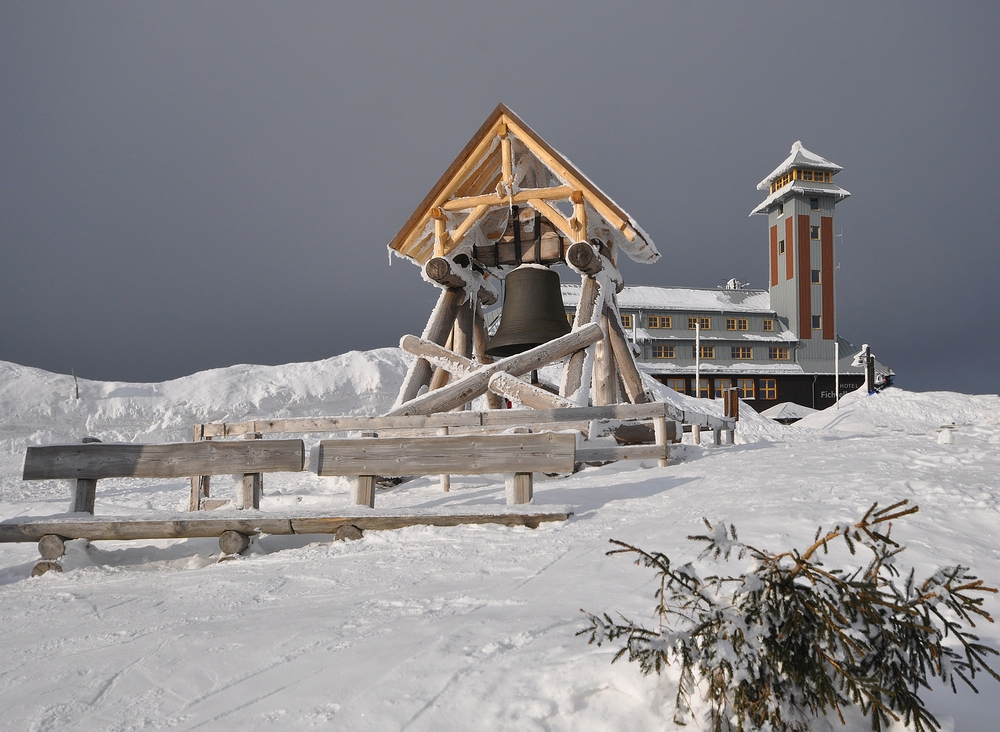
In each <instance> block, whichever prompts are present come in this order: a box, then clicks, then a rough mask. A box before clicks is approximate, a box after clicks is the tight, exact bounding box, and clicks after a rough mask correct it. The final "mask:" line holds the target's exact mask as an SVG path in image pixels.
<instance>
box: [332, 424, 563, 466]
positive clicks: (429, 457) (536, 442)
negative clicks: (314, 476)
mask: <svg viewBox="0 0 1000 732" xmlns="http://www.w3.org/2000/svg"><path fill="white" fill-rule="evenodd" d="M575 463H576V437H575V436H574V435H571V434H564V433H553V432H546V433H542V434H524V435H484V436H466V435H461V436H453V435H447V436H441V437H380V438H378V439H364V438H363V439H346V440H323V441H322V442H320V448H319V467H318V469H317V471H316V472H317V473H318V474H319V475H321V476H350V475H382V476H404V475H436V474H441V473H446V474H449V475H483V474H488V473H532V472H546V473H572V472H573V469H574V465H575Z"/></svg>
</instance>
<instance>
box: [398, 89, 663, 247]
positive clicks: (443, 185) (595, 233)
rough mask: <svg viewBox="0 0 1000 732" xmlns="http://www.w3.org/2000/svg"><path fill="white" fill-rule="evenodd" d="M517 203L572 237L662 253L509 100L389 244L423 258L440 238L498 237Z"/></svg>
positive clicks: (464, 241)
mask: <svg viewBox="0 0 1000 732" xmlns="http://www.w3.org/2000/svg"><path fill="white" fill-rule="evenodd" d="M511 205H518V206H521V207H524V206H526V205H527V206H531V207H532V208H535V209H536V210H538V211H539V212H540V213H541V214H542V215H543V216H544V217H545V218H546V219H548V220H549V222H550V223H551V224H552V225H553V226H555V228H556V229H558V230H559V231H560V232H561V233H562V234H563V235H564V236H566V237H567V238H569V239H572V240H574V241H581V240H583V239H584V238H588V239H589V238H591V237H597V238H599V239H601V240H602V241H605V242H606V243H607V244H608V245H609V246H611V247H612V248H613V247H615V246H618V247H621V250H622V251H624V252H625V253H626V254H627V255H628V256H629V257H630V258H631V259H633V260H635V261H636V262H643V263H651V262H654V261H656V260H657V259H658V258H659V256H660V254H659V252H658V251H657V250H656V246H655V245H654V244H653V242H652V240H651V239H650V238H649V235H648V234H646V232H645V231H643V230H642V229H641V228H640V227H639V225H638V224H637V223H636V222H635V221H634V220H633V219H632V217H631V216H629V214H628V213H627V212H626V211H625V210H624V209H622V208H621V207H620V206H618V204H616V203H615V202H614V201H613V200H611V199H610V198H609V197H608V196H607V195H606V194H605V193H604V192H603V191H601V190H600V189H599V188H598V187H597V186H595V185H594V184H593V183H592V182H591V181H590V180H589V179H588V178H587V177H586V176H585V175H583V173H581V172H580V171H579V170H578V169H577V168H576V166H574V165H573V164H572V163H571V162H570V161H569V160H567V159H566V158H565V157H563V156H562V155H561V154H560V153H559V152H558V151H556V150H555V149H554V148H552V147H551V146H550V145H549V144H548V143H547V142H545V140H543V139H542V138H541V137H539V136H538V135H537V134H535V132H534V131H533V130H532V129H531V128H530V127H528V125H526V124H525V123H524V122H523V121H522V120H521V119H520V118H519V117H518V116H517V115H516V114H514V113H513V112H511V111H510V110H509V109H508V108H507V107H505V106H504V105H503V104H500V105H498V106H497V108H496V109H494V110H493V112H492V113H491V114H490V116H489V118H488V119H487V120H486V121H485V122H484V123H483V125H482V126H481V127H480V128H479V130H478V131H477V132H476V134H475V135H473V137H472V139H471V140H469V144H467V145H466V146H465V148H464V149H463V150H462V152H461V153H460V154H459V156H458V157H457V158H455V161H454V162H453V163H452V164H451V165H450V166H449V167H448V169H447V170H446V171H445V173H444V175H442V176H441V178H440V180H438V182H437V183H436V184H435V185H434V187H433V188H432V189H431V191H430V192H429V193H428V194H427V195H426V196H425V197H424V200H423V201H421V202H420V205H419V206H418V207H417V210H416V211H414V212H413V215H411V216H410V218H409V219H408V220H407V222H406V224H405V225H404V226H403V228H402V229H400V231H399V233H398V234H396V236H395V237H394V238H393V240H392V241H391V242H390V243H389V249H390V250H391V251H393V252H395V253H397V254H398V255H399V256H402V257H406V258H408V259H412V260H414V261H415V262H417V263H418V264H420V265H421V266H422V265H423V264H424V263H426V262H427V260H428V259H430V258H431V257H432V256H435V246H437V252H436V253H437V254H439V255H440V254H454V253H455V252H456V251H460V250H462V249H467V248H470V247H471V246H472V245H473V244H479V245H483V244H489V243H492V241H495V240H496V238H497V237H498V236H499V235H500V234H501V233H502V232H503V229H504V227H505V225H506V221H507V217H508V212H509V208H510V206H511ZM581 221H582V222H583V225H585V226H586V232H585V233H586V236H585V235H584V232H583V231H581V229H580V226H581V225H580V222H581Z"/></svg>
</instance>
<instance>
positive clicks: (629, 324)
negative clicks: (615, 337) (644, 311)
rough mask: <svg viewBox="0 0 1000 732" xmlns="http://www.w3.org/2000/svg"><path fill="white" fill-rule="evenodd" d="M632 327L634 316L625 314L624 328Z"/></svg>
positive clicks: (623, 319)
mask: <svg viewBox="0 0 1000 732" xmlns="http://www.w3.org/2000/svg"><path fill="white" fill-rule="evenodd" d="M631 327H632V316H631V315H623V316H622V328H631Z"/></svg>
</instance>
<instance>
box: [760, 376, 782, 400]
mask: <svg viewBox="0 0 1000 732" xmlns="http://www.w3.org/2000/svg"><path fill="white" fill-rule="evenodd" d="M760 398H761V399H768V400H771V401H774V400H775V399H777V398H778V382H777V380H776V379H761V380H760Z"/></svg>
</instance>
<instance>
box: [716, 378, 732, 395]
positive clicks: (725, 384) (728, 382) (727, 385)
mask: <svg viewBox="0 0 1000 732" xmlns="http://www.w3.org/2000/svg"><path fill="white" fill-rule="evenodd" d="M714 382H715V383H714V384H713V386H714V389H713V390H712V391H714V392H715V398H716V399H722V392H723V391H725V390H726V389H732V388H733V380H732V379H714Z"/></svg>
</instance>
